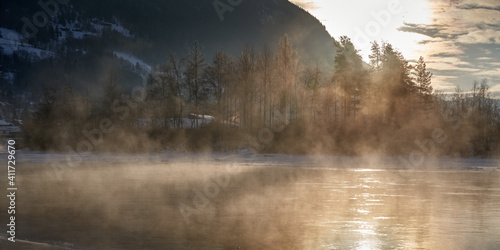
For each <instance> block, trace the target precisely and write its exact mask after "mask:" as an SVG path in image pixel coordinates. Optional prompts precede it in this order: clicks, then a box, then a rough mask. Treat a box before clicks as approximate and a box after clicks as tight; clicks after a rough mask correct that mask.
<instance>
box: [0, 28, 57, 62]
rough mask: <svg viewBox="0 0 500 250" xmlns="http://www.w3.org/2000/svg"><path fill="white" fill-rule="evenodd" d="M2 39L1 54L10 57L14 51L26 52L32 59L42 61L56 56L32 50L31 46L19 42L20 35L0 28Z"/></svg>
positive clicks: (49, 52)
mask: <svg viewBox="0 0 500 250" xmlns="http://www.w3.org/2000/svg"><path fill="white" fill-rule="evenodd" d="M0 32H1V33H2V38H0V47H2V48H3V54H5V55H12V54H14V52H16V51H26V52H27V53H28V54H29V55H30V56H32V58H33V59H44V58H47V57H54V56H56V54H55V53H53V52H51V51H48V50H42V49H37V48H34V47H33V46H32V45H31V44H26V43H23V42H21V39H22V37H23V36H22V35H21V34H19V33H17V32H16V31H14V30H10V29H6V28H0Z"/></svg>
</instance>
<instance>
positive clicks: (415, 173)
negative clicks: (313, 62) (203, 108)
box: [0, 153, 500, 249]
mask: <svg viewBox="0 0 500 250" xmlns="http://www.w3.org/2000/svg"><path fill="white" fill-rule="evenodd" d="M24 158H25V159H32V160H31V161H24V162H23V163H20V164H19V169H20V170H19V172H18V178H17V186H18V188H19V189H18V201H17V207H18V209H17V210H18V214H17V216H16V217H17V223H18V224H17V238H18V239H19V240H27V242H24V243H23V242H21V244H26V247H27V249H29V247H32V249H38V248H39V247H41V246H43V245H34V244H35V243H34V242H38V243H44V244H48V246H51V247H62V248H70V249H87V248H90V249H96V248H97V249H138V248H141V249H346V248H351V249H385V248H401V249H408V248H410V249H415V248H425V249H434V248H441V247H444V248H453V249H468V248H469V247H479V248H497V247H499V246H500V242H499V241H498V238H499V234H498V232H500V221H498V219H497V218H500V216H499V215H500V211H499V210H498V207H499V205H500V196H499V195H498V191H499V190H500V181H499V180H500V178H499V177H500V176H499V175H498V172H497V169H498V167H499V166H498V162H495V161H489V160H483V161H466V160H464V161H457V160H452V159H448V160H446V159H436V160H435V162H434V163H435V164H438V165H435V166H433V167H432V170H426V169H420V168H409V169H398V168H396V167H397V166H398V165H399V163H398V161H397V159H394V158H380V157H379V158H378V159H376V158H368V157H365V158H358V157H330V156H282V155H281V156H280V155H261V156H251V155H245V154H243V155H241V154H239V155H238V154H236V155H233V154H215V155H203V154H186V155H175V156H172V155H167V156H162V155H161V154H156V155H155V154H144V155H142V154H137V155H128V156H125V155H113V154H111V155H110V154H98V155H93V156H87V158H85V159H84V160H83V161H82V162H81V164H80V165H78V166H75V167H73V168H72V169H71V171H65V172H64V173H63V174H62V175H61V176H58V175H57V171H55V170H54V168H53V165H54V164H53V163H54V162H57V161H62V160H65V158H66V156H65V155H57V154H56V155H45V154H36V153H35V154H33V153H28V154H26V155H24ZM42 158H45V160H41V159H42ZM440 166H445V167H440ZM60 177H61V178H60ZM1 202H2V203H1V205H2V206H5V207H7V204H6V202H5V199H2V201H1ZM4 219H5V218H4V217H2V222H3V220H4ZM6 242H7V241H6V239H5V238H1V239H0V243H1V244H2V245H3V244H7V243H6Z"/></svg>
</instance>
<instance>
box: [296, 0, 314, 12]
mask: <svg viewBox="0 0 500 250" xmlns="http://www.w3.org/2000/svg"><path fill="white" fill-rule="evenodd" d="M290 2H292V3H293V4H295V5H297V6H299V7H301V8H303V9H305V10H307V11H310V10H316V9H319V7H318V6H317V5H316V3H314V1H308V0H290Z"/></svg>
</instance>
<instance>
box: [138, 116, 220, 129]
mask: <svg viewBox="0 0 500 250" xmlns="http://www.w3.org/2000/svg"><path fill="white" fill-rule="evenodd" d="M193 117H195V116H193ZM180 120H181V122H182V125H181V126H180V127H181V128H196V127H201V126H205V125H208V124H210V123H211V122H212V121H214V120H215V118H214V117H213V116H209V115H205V117H204V118H202V115H199V117H198V119H197V118H182V119H180ZM138 122H139V124H140V126H141V127H148V126H151V125H159V126H163V127H171V128H173V127H179V125H176V124H178V122H179V119H173V118H169V119H166V123H167V124H166V125H165V121H164V120H162V119H152V118H141V119H138Z"/></svg>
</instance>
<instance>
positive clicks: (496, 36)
mask: <svg viewBox="0 0 500 250" xmlns="http://www.w3.org/2000/svg"><path fill="white" fill-rule="evenodd" d="M457 42H458V43H465V44H499V45H500V30H492V29H489V30H475V31H471V32H469V33H467V34H465V35H461V36H459V37H458V39H457Z"/></svg>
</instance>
